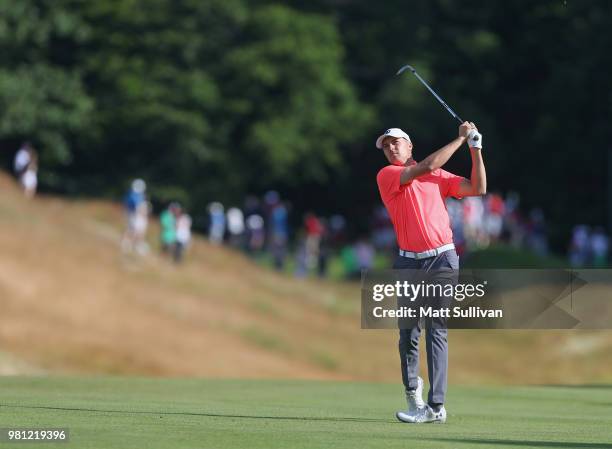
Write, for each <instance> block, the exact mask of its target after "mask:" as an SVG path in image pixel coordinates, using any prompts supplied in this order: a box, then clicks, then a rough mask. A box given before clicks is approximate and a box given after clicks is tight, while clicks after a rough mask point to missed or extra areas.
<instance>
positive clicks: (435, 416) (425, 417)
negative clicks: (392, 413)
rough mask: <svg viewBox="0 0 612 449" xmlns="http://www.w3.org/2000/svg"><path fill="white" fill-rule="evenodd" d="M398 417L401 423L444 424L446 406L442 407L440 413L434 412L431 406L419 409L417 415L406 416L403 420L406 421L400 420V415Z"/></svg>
mask: <svg viewBox="0 0 612 449" xmlns="http://www.w3.org/2000/svg"><path fill="white" fill-rule="evenodd" d="M397 417H398V419H400V420H401V421H404V422H409V423H415V424H420V423H438V424H443V423H445V422H446V409H445V408H444V406H442V407H440V410H439V411H437V412H434V411H433V409H432V408H431V407H430V406H429V405H426V406H425V407H423V408H421V409H419V410H418V411H417V412H416V413H414V414H408V415H406V416H404V417H403V418H405V419H402V418H400V416H399V413H398V416H397Z"/></svg>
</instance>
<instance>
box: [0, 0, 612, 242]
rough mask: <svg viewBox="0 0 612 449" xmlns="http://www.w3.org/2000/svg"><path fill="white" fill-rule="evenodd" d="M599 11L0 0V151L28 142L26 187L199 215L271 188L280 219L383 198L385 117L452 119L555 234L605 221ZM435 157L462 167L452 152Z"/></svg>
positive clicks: (495, 177) (423, 123)
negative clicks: (469, 131) (143, 197)
mask: <svg viewBox="0 0 612 449" xmlns="http://www.w3.org/2000/svg"><path fill="white" fill-rule="evenodd" d="M611 8H612V7H611V6H610V4H609V2H605V1H581V2H576V1H570V2H564V1H513V2H507V3H504V4H503V5H501V4H497V3H483V2H475V1H466V2H461V3H457V2H452V1H442V0H437V1H425V0H423V1H411V2H408V3H407V2H399V1H389V2H382V3H372V2H365V1H312V2H301V1H289V2H284V3H282V4H280V3H275V2H266V1H252V2H246V1H240V0H230V1H225V0H224V1H217V0H207V1H205V2H201V1H189V0H186V1H181V2H173V1H170V0H153V1H128V0H101V1H96V2H81V1H74V0H59V1H53V2H47V1H33V0H24V1H20V2H13V1H2V2H0V12H1V14H0V50H1V51H0V154H1V155H2V159H3V163H4V165H5V167H7V168H8V167H9V166H10V160H11V158H12V155H13V153H14V151H15V149H16V148H17V146H18V145H19V143H20V142H21V141H23V140H24V139H29V140H31V141H32V142H33V143H34V145H35V146H36V147H37V149H39V151H40V157H41V167H44V170H42V169H41V173H40V181H41V187H42V190H46V191H54V192H61V193H66V194H69V195H71V196H82V195H88V196H107V197H117V196H118V194H119V193H120V192H122V191H123V190H124V189H125V187H126V185H127V182H128V180H129V179H131V178H132V177H134V176H136V175H137V176H140V177H143V178H144V179H147V181H148V182H149V183H150V185H151V187H152V190H151V195H152V199H153V200H154V202H164V201H168V200H170V199H179V200H180V201H182V202H183V203H184V204H185V205H187V207H188V208H189V209H191V210H194V211H197V210H204V208H205V205H206V204H208V203H209V202H210V201H211V200H212V199H216V200H220V201H223V202H224V203H238V202H241V201H242V199H243V198H244V196H245V194H246V193H247V192H250V193H256V194H258V193H263V192H264V191H265V190H267V189H270V188H274V189H276V190H278V191H281V192H283V195H284V196H285V197H286V198H287V199H289V200H290V201H291V203H292V204H293V207H294V210H295V212H297V213H296V214H295V216H301V212H304V211H306V210H309V209H316V210H318V211H320V212H321V213H326V212H332V211H333V212H340V213H343V214H344V215H346V216H347V217H348V218H349V222H350V223H351V226H352V228H354V231H355V232H358V231H360V230H362V229H364V228H365V227H366V223H365V218H364V217H367V216H368V214H369V213H370V212H371V210H372V208H373V207H374V205H376V204H377V203H378V202H379V198H378V192H377V189H376V185H375V179H374V178H375V173H376V172H377V170H378V169H379V168H380V167H381V166H382V165H383V164H384V160H383V158H382V157H381V154H380V153H379V152H377V151H376V149H375V148H374V139H375V137H376V136H377V135H378V134H379V133H380V132H381V130H383V129H385V128H387V127H391V126H400V127H403V128H405V129H406V130H407V131H408V132H409V133H410V134H411V136H412V137H413V140H414V143H415V156H416V157H417V158H422V157H424V156H425V155H426V154H429V153H430V152H431V151H432V150H434V149H436V148H438V147H440V146H442V145H443V144H445V143H446V142H448V141H449V140H450V139H451V138H452V137H453V136H455V134H456V123H455V122H454V121H453V120H452V119H451V118H450V117H449V116H448V115H447V113H446V112H445V111H444V110H443V109H442V108H441V106H440V105H439V104H438V103H437V102H435V100H434V99H433V98H432V97H431V96H430V95H429V93H428V92H427V91H426V90H425V89H424V88H423V87H422V86H421V85H420V84H418V82H417V80H416V79H414V77H412V76H410V75H409V74H407V75H406V76H404V77H395V76H394V74H395V72H396V70H397V69H398V67H400V66H401V65H403V64H405V63H410V64H412V65H413V66H415V67H416V68H417V69H418V71H419V73H420V74H421V75H422V76H423V77H424V78H425V79H426V80H428V81H429V82H430V83H431V84H432V85H433V86H434V88H435V89H436V90H437V91H438V92H439V93H440V94H441V95H442V97H443V98H444V99H445V100H446V101H447V102H448V103H449V104H450V105H451V106H452V107H453V108H454V109H455V110H456V111H457V112H458V113H459V115H461V116H462V117H463V118H464V119H469V120H472V121H474V122H476V123H477V124H478V125H479V127H480V129H481V130H482V132H483V134H484V136H485V154H486V164H487V170H488V178H489V190H491V191H499V192H507V191H508V190H514V191H517V192H519V193H520V195H521V204H522V206H523V207H524V208H525V209H526V210H528V209H530V208H532V207H540V208H542V209H543V211H544V214H545V216H546V217H547V220H548V221H549V222H550V223H553V224H554V225H553V226H551V227H550V229H549V238H550V242H551V245H552V248H553V249H554V250H556V251H557V252H564V251H565V250H566V249H567V241H568V239H569V235H570V231H571V227H572V225H573V224H575V223H585V224H589V225H604V226H606V225H607V226H610V223H609V220H608V217H607V210H608V208H607V207H606V205H607V203H608V201H607V198H608V197H609V194H608V187H607V186H608V176H607V172H608V168H607V161H608V157H607V155H608V152H609V150H610V148H609V133H608V132H607V131H608V129H609V117H610V114H609V112H610V105H611V100H612V98H611V93H610V89H609V70H610V66H611V60H610V56H609V48H610V46H611V45H610V44H611V42H610V40H611V39H612V37H611V35H610V33H609V32H608V30H609V29H610V26H611V25H612V14H611V11H610V10H611ZM448 167H449V169H450V170H453V171H457V172H460V173H462V174H468V173H469V155H468V154H467V151H465V152H460V153H459V154H457V156H455V158H453V160H452V161H451V162H450V163H449V165H448Z"/></svg>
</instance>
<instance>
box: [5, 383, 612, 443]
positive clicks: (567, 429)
mask: <svg viewBox="0 0 612 449" xmlns="http://www.w3.org/2000/svg"><path fill="white" fill-rule="evenodd" d="M404 405H405V404H404V402H403V400H402V391H401V387H400V386H399V385H391V384H375V383H353V382H350V383H349V382H316V381H293V380H292V381H274V380H265V381H261V380H257V381H255V380H253V381H244V380H207V379H153V378H134V377H129V378H127V377H90V378H78V377H49V378H37V377H4V378H0V427H1V428H11V427H18V428H25V427H36V428H58V427H64V428H68V429H69V434H70V440H69V441H68V442H65V443H45V444H43V447H78V448H105V449H113V448H145V447H146V448H187V447H189V448H195V447H199V448H216V449H223V448H243V447H244V448H246V447H248V448H250V449H254V448H313V447H320V448H369V447H372V448H395V447H397V448H400V447H401V448H462V447H466V448H468V447H478V448H483V449H484V448H494V447H508V448H527V447H532V448H604V447H605V448H607V447H611V445H612V430H611V423H612V386H607V385H602V386H583V387H576V386H541V387H473V386H472V387H459V386H451V387H450V390H449V395H448V401H447V409H448V414H449V416H448V422H447V423H446V424H445V425H434V424H424V425H412V424H403V423H399V422H398V421H396V419H395V416H394V413H395V411H396V410H397V409H398V408H401V407H404ZM40 444H41V443H32V444H28V443H23V442H21V443H19V444H18V445H17V447H20V448H24V447H41V445H40ZM0 445H2V446H3V447H6V446H14V444H12V443H6V442H4V443H0Z"/></svg>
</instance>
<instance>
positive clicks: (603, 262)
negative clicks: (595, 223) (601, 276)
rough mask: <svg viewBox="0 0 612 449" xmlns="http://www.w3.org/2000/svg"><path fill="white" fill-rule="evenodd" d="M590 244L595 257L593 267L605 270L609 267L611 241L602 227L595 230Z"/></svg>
mask: <svg viewBox="0 0 612 449" xmlns="http://www.w3.org/2000/svg"><path fill="white" fill-rule="evenodd" d="M589 243H590V250H591V254H592V255H593V266H594V267H595V268H605V267H606V266H607V265H608V249H609V239H608V236H607V235H606V233H605V232H604V230H603V229H602V228H601V227H597V228H595V230H594V231H593V233H592V234H591V239H590V242H589Z"/></svg>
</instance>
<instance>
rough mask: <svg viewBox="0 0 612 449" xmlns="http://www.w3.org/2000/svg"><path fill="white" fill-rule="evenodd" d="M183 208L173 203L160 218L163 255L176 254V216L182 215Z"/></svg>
mask: <svg viewBox="0 0 612 449" xmlns="http://www.w3.org/2000/svg"><path fill="white" fill-rule="evenodd" d="M180 210H181V206H180V205H179V204H178V203H176V202H172V203H170V205H169V206H168V208H167V209H165V210H164V211H163V212H162V213H161V214H160V216H159V224H160V228H161V229H160V231H161V234H160V238H161V247H162V253H164V254H174V251H175V249H174V247H175V245H176V216H177V215H178V214H179V213H180Z"/></svg>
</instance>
